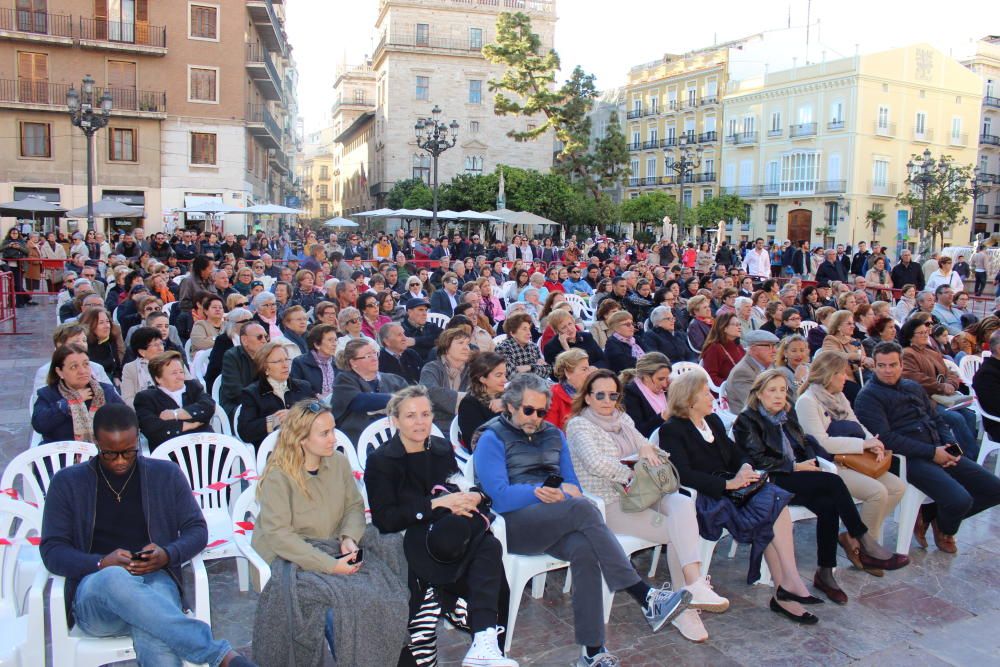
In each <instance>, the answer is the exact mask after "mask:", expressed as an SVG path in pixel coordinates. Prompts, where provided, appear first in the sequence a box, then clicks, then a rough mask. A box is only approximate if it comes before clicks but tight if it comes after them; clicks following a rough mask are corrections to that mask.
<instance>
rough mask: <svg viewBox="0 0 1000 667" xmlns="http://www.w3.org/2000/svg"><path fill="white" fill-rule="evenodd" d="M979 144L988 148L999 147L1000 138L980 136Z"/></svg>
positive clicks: (987, 135) (993, 135)
mask: <svg viewBox="0 0 1000 667" xmlns="http://www.w3.org/2000/svg"><path fill="white" fill-rule="evenodd" d="M979 143H981V144H987V145H989V146H1000V136H997V135H995V134H980V135H979Z"/></svg>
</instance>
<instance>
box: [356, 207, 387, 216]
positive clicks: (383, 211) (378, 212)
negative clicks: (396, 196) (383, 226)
mask: <svg viewBox="0 0 1000 667" xmlns="http://www.w3.org/2000/svg"><path fill="white" fill-rule="evenodd" d="M395 213H396V212H395V211H394V210H392V209H391V208H377V209H375V210H374V211H362V212H361V213H351V215H353V216H357V217H361V218H388V217H392V215H393V214H395Z"/></svg>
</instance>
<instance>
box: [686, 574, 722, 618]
mask: <svg viewBox="0 0 1000 667" xmlns="http://www.w3.org/2000/svg"><path fill="white" fill-rule="evenodd" d="M683 590H688V591H690V592H691V604H690V605H689V606H690V607H691V608H692V609H701V610H702V611H711V612H715V613H722V612H724V611H726V610H727V609H729V600H727V599H726V598H724V597H722V596H721V595H718V594H716V592H715V591H714V590H712V580H711V579H710V578H708V577H707V576H705V577H699V578H698V580H697V581H695V582H694V583H693V584H690V585H688V586H685V587H684V589H683Z"/></svg>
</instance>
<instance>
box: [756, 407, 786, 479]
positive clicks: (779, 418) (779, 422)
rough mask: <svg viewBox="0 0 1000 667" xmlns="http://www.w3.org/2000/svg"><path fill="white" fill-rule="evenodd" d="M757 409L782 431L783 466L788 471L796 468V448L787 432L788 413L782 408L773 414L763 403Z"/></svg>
mask: <svg viewBox="0 0 1000 667" xmlns="http://www.w3.org/2000/svg"><path fill="white" fill-rule="evenodd" d="M757 411H758V412H759V413H760V414H761V416H762V417H763V418H764V419H766V420H767V421H769V422H770V423H772V424H774V425H775V426H777V427H778V432H779V433H781V452H782V454H783V455H784V459H785V461H784V463H783V464H782V466H781V467H782V469H783V470H785V471H786V472H791V471H792V470H794V469H795V449H794V448H793V447H792V441H791V440H789V438H788V434H787V433H786V432H785V424H787V423H788V413H787V412H785V411H784V410H782V411H780V412H779V413H778V414H776V415H772V414H771V413H770V412H768V411H767V410H766V409H764V406H763V405H761V406H760V407H758V408H757Z"/></svg>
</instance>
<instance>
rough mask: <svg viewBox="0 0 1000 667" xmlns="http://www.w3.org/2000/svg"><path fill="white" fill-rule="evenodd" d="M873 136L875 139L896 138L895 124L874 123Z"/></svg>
mask: <svg viewBox="0 0 1000 667" xmlns="http://www.w3.org/2000/svg"><path fill="white" fill-rule="evenodd" d="M875 136H876V137H894V136H896V124H895V123H880V122H879V121H875Z"/></svg>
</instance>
